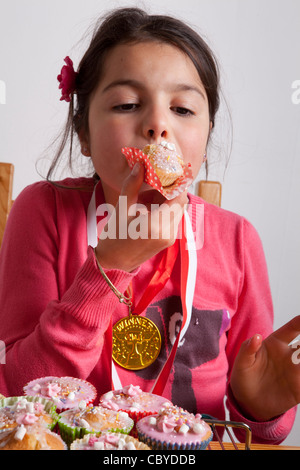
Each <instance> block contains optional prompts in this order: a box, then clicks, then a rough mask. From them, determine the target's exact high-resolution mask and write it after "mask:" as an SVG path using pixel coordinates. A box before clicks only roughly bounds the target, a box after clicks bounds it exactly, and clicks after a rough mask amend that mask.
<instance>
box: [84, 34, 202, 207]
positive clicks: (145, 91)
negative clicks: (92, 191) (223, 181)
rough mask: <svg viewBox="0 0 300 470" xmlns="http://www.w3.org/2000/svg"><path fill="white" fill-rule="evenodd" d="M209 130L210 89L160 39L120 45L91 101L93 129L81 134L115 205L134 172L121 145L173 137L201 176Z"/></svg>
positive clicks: (183, 57) (182, 56)
mask: <svg viewBox="0 0 300 470" xmlns="http://www.w3.org/2000/svg"><path fill="white" fill-rule="evenodd" d="M209 131H210V120H209V110H208V101H207V96H206V93H205V89H204V87H203V85H202V83H201V80H200V78H199V75H198V72H197V70H196V68H195V66H194V65H193V63H192V61H191V60H190V59H189V58H188V57H187V56H186V55H185V54H184V53H183V52H181V51H180V50H179V49H177V48H176V47H173V46H171V45H168V44H164V43H158V42H143V43H139V44H124V45H119V46H116V47H115V48H114V49H113V50H112V51H111V52H110V53H109V55H108V56H107V59H106V61H105V69H104V74H103V77H102V79H101V80H100V82H99V85H98V87H97V88H96V90H95V92H94V94H93V95H92V97H91V99H90V108H89V133H88V135H86V134H84V133H83V132H82V133H80V140H81V144H82V147H84V146H86V147H87V148H88V153H89V155H90V156H91V157H92V160H93V164H94V167H95V170H96V172H97V173H98V175H99V176H100V178H101V181H102V186H103V190H104V194H105V198H106V202H108V203H111V204H116V202H117V199H118V197H119V195H120V191H121V188H122V185H123V181H124V179H125V178H126V177H127V176H128V174H129V173H130V169H129V166H128V164H127V161H126V158H125V156H124V155H123V154H122V153H121V149H122V147H138V148H140V149H142V148H143V147H144V146H145V145H146V144H149V143H159V142H161V141H163V140H164V141H168V142H171V143H173V144H175V146H176V150H177V152H178V153H180V154H181V156H182V158H183V159H184V161H185V162H186V163H187V162H190V163H191V165H192V170H193V176H194V178H195V177H196V176H197V174H198V171H199V169H200V167H201V164H202V162H203V158H204V154H205V152H206V145H207V140H208V136H209Z"/></svg>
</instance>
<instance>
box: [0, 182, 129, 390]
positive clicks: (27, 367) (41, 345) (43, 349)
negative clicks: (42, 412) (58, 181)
mask: <svg viewBox="0 0 300 470" xmlns="http://www.w3.org/2000/svg"><path fill="white" fill-rule="evenodd" d="M75 203H76V201H75ZM78 213H80V210H79V209H78ZM84 216H85V214H83V218H82V220H84ZM56 218H57V211H56V203H55V197H54V196H53V190H52V189H51V188H49V185H47V184H42V185H39V184H37V185H33V186H32V187H30V188H28V189H26V190H25V191H24V192H23V193H22V194H21V196H19V198H17V200H16V201H15V203H14V206H13V209H12V212H11V214H10V216H9V220H8V223H7V227H6V233H5V238H4V242H3V245H2V248H1V255H0V279H1V282H0V305H1V309H0V325H1V329H0V331H1V333H0V339H1V341H3V342H4V343H5V346H6V354H5V364H1V366H0V392H1V393H2V394H4V395H10V396H11V395H18V394H22V388H23V386H24V385H25V384H26V383H27V382H28V381H29V380H31V379H33V378H37V377H42V376H47V375H55V376H63V375H69V376H74V377H80V378H87V377H88V376H89V374H90V373H91V371H92V370H93V369H94V367H95V365H96V364H97V362H98V360H99V357H100V354H101V353H102V350H103V344H104V338H105V332H106V331H107V329H108V326H109V324H110V319H111V312H112V311H113V310H115V308H116V306H117V304H118V302H119V301H118V299H117V297H116V296H115V295H114V294H113V293H112V291H111V290H110V288H109V286H108V285H107V283H106V282H105V281H104V279H103V278H102V276H101V274H100V272H99V269H98V266H97V264H96V260H95V257H94V252H93V250H92V249H91V248H88V247H87V246H86V245H85V248H82V251H84V250H85V253H86V255H85V260H84V261H83V262H82V265H81V266H79V268H78V271H77V272H76V274H75V275H74V279H73V280H72V282H71V284H70V285H69V286H68V288H67V289H66V290H65V291H64V292H62V293H61V292H60V290H61V288H62V287H61V286H62V285H63V282H62V280H61V279H60V277H63V270H61V271H59V269H58V263H59V257H60V256H62V255H61V253H60V252H59V250H58V246H59V243H61V240H59V237H60V236H62V235H61V234H59V233H58V231H57V220H56ZM79 220H80V219H79ZM75 237H76V234H75V233H74V238H75ZM77 245H78V247H80V244H78V243H77ZM74 246H76V243H75V242H74ZM78 249H79V248H78ZM76 257H78V254H77V253H76V250H75V251H74V258H76ZM68 258H69V259H68V260H67V262H66V268H65V269H66V270H68V265H69V269H71V268H70V266H71V265H72V262H73V260H72V259H71V257H70V256H69V257H68ZM109 276H110V277H111V280H112V282H113V283H114V284H115V285H116V286H117V287H118V288H119V289H120V290H121V291H124V290H125V289H126V288H127V286H128V284H129V282H130V280H131V279H132V277H133V276H134V274H129V273H125V272H123V271H118V270H112V271H109ZM65 277H66V278H67V277H68V276H67V275H66V276H65Z"/></svg>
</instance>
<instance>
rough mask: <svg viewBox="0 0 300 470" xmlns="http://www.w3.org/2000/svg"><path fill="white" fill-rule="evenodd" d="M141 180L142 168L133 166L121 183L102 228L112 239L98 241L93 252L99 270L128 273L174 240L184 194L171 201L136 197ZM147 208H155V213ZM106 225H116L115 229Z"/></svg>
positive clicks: (153, 196) (156, 196) (151, 193)
mask: <svg viewBox="0 0 300 470" xmlns="http://www.w3.org/2000/svg"><path fill="white" fill-rule="evenodd" d="M143 179H144V167H143V165H140V164H136V165H135V167H134V168H133V170H132V172H131V173H130V175H129V176H128V178H127V179H126V180H125V181H124V185H123V188H122V191H121V195H120V198H119V202H118V204H117V206H116V208H115V212H114V213H113V214H112V216H111V218H110V219H109V221H108V224H107V226H106V227H105V231H106V232H107V233H111V234H114V233H115V234H116V236H115V237H107V238H105V239H102V240H101V239H100V240H99V243H98V245H97V247H96V249H95V252H96V255H97V258H98V261H99V263H100V264H101V266H102V267H103V268H106V269H121V270H124V271H128V272H131V271H133V270H134V269H136V268H137V267H138V266H140V265H141V264H142V263H143V262H145V261H146V260H148V259H150V258H151V257H152V256H154V255H156V254H157V253H159V252H160V251H162V250H163V249H165V248H167V247H168V246H171V245H172V244H173V243H174V242H175V240H176V236H177V232H178V226H179V223H180V221H181V219H182V216H183V213H184V210H185V206H186V204H187V202H188V199H187V193H186V192H184V193H182V194H180V195H179V196H177V197H176V198H174V199H173V200H171V201H167V200H165V198H163V197H162V196H161V194H160V193H159V192H158V191H154V190H153V191H152V190H149V191H146V192H144V193H141V194H139V190H140V188H141V186H142V184H143ZM121 197H122V200H121ZM124 201H125V210H124ZM126 203H127V204H126ZM151 204H155V209H153V207H152V208H151ZM140 209H141V210H140ZM120 218H121V219H120ZM120 220H121V224H120ZM110 224H116V227H115V229H114V226H113V225H110ZM110 229H112V230H110ZM124 229H125V230H124ZM139 231H142V237H139V238H137V237H136V235H137V233H138V232H139ZM124 232H125V233H124Z"/></svg>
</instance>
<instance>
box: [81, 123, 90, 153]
mask: <svg viewBox="0 0 300 470" xmlns="http://www.w3.org/2000/svg"><path fill="white" fill-rule="evenodd" d="M78 137H79V141H80V146H81V153H82V155H84V156H85V157H90V156H91V151H90V144H89V138H88V136H87V133H86V131H85V130H84V129H81V130H80V131H79V133H78Z"/></svg>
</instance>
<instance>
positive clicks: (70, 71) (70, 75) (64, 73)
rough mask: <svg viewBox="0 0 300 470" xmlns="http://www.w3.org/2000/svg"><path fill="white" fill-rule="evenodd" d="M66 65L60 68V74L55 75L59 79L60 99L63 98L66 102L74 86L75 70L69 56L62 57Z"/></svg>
mask: <svg viewBox="0 0 300 470" xmlns="http://www.w3.org/2000/svg"><path fill="white" fill-rule="evenodd" d="M64 61H65V63H66V65H64V66H63V67H62V69H61V72H60V75H58V76H57V80H58V81H59V89H60V90H61V95H62V96H61V98H60V101H63V100H65V101H66V102H67V103H69V102H70V101H71V96H72V94H73V93H74V91H75V88H76V75H77V74H76V72H75V70H74V67H73V62H72V60H71V59H70V57H66V58H65V59H64Z"/></svg>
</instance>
